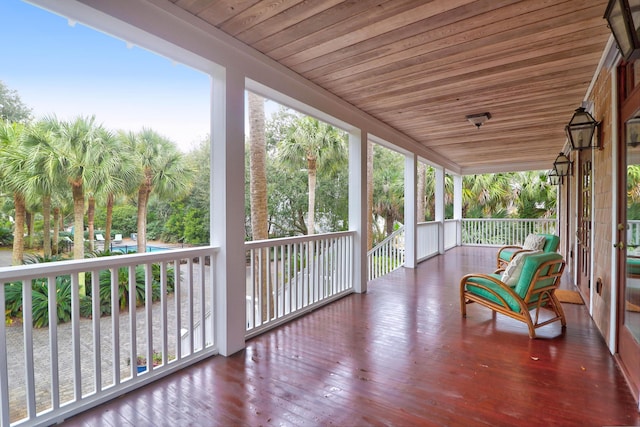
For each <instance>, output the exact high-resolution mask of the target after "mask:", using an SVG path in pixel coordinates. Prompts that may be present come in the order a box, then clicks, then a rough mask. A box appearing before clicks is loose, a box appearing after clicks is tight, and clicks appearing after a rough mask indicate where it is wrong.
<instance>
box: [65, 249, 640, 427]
mask: <svg viewBox="0 0 640 427" xmlns="http://www.w3.org/2000/svg"><path fill="white" fill-rule="evenodd" d="M495 253H496V249H495V248H489V247H472V246H461V247H456V248H453V249H451V250H449V251H447V252H446V254H444V255H440V256H437V257H433V258H430V259H429V260H427V261H425V262H422V263H420V264H419V265H418V267H417V268H416V269H407V268H401V269H398V270H396V271H394V272H392V273H390V274H388V275H386V276H384V277H382V278H379V279H376V280H374V281H372V282H371V283H370V286H369V289H368V292H367V293H366V294H350V295H348V296H345V297H344V298H342V299H340V300H338V301H336V302H334V303H332V304H330V305H327V306H325V307H323V308H320V309H318V310H315V311H313V312H312V313H309V314H307V315H306V316H304V317H301V318H298V319H296V320H294V321H292V322H290V323H288V324H286V325H284V326H282V327H279V328H277V329H274V330H272V331H269V332H266V333H264V334H262V335H260V336H257V337H255V338H252V339H250V340H248V341H247V343H246V349H245V350H243V351H241V352H239V353H236V354H234V355H232V356H229V357H214V358H210V359H207V360H204V361H202V362H200V363H198V364H196V365H193V366H191V367H190V368H189V369H186V370H182V371H180V372H177V373H175V374H172V375H170V376H168V377H166V378H163V379H161V380H159V381H156V382H155V383H153V384H150V385H148V386H145V387H143V388H141V389H138V390H136V391H133V392H131V393H129V394H127V395H126V396H123V397H122V398H119V399H116V400H113V401H111V402H109V403H106V404H104V405H102V406H99V407H97V408H95V409H92V410H89V411H87V412H85V413H83V414H81V415H78V416H76V417H74V418H71V419H69V420H68V421H67V422H68V425H83V426H100V425H101V426H126V425H135V426H145V425H448V426H457V425H460V426H469V425H487V426H489V425H491V426H510V425H522V426H525V425H531V426H533V425H563V426H570V425H575V426H602V425H638V424H639V423H640V416H639V414H638V412H637V406H636V404H635V402H634V399H633V396H632V395H631V393H630V391H629V387H628V385H627V384H626V382H625V379H624V377H623V375H622V373H621V372H620V370H619V368H618V367H617V365H616V363H615V361H614V358H613V357H612V356H611V354H610V353H609V351H608V349H607V346H606V344H605V342H604V340H603V339H602V337H601V335H600V333H599V332H598V330H597V328H596V326H595V324H594V322H593V321H592V320H591V317H590V316H589V313H588V312H587V309H586V307H585V306H584V305H576V304H563V308H564V311H565V313H566V316H567V328H566V330H565V332H562V329H561V327H560V324H559V323H554V324H551V325H548V326H546V327H543V328H540V329H539V330H538V335H539V339H535V340H530V339H529V337H528V335H527V328H526V326H525V325H524V324H522V323H519V322H516V321H514V320H512V319H509V318H507V317H505V316H502V315H493V314H492V312H491V311H489V310H488V309H486V308H483V307H480V306H470V307H468V317H467V318H466V319H464V318H462V316H461V315H460V307H459V280H460V277H461V276H462V275H463V274H465V273H469V272H479V271H487V270H490V269H491V268H492V267H493V265H494V263H495ZM572 286H573V285H572V284H571V283H570V280H569V279H566V280H565V279H564V278H563V285H562V287H563V288H565V287H567V288H569V287H572Z"/></svg>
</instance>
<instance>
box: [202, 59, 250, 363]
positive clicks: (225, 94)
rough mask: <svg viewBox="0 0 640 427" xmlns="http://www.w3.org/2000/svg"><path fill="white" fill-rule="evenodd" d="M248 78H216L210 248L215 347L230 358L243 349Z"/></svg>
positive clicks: (236, 75) (222, 75) (235, 74)
mask: <svg viewBox="0 0 640 427" xmlns="http://www.w3.org/2000/svg"><path fill="white" fill-rule="evenodd" d="M244 86H245V85H244V76H243V75H242V73H239V72H237V70H234V71H233V72H229V70H227V72H226V73H225V72H221V73H220V74H219V75H215V76H213V81H212V94H211V192H210V193H211V202H210V211H211V220H210V221H211V223H210V229H211V244H212V245H215V246H219V247H220V251H219V252H218V254H217V256H216V260H215V261H216V262H215V264H213V263H212V267H213V268H214V271H213V276H214V277H213V279H214V280H215V300H214V302H215V308H214V313H215V326H214V327H215V334H216V335H215V342H216V344H217V346H218V350H219V351H220V354H222V355H224V356H229V355H231V354H233V353H236V352H237V351H240V350H242V349H243V348H244V347H245V341H244V335H245V331H246V303H245V297H246V295H245V294H246V290H245V288H246V285H245V284H246V270H245V250H244V191H245V189H244Z"/></svg>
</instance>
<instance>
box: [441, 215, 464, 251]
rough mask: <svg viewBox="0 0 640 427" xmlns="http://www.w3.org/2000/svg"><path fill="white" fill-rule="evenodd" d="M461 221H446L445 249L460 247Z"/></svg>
mask: <svg viewBox="0 0 640 427" xmlns="http://www.w3.org/2000/svg"><path fill="white" fill-rule="evenodd" d="M459 225H460V221H459V220H457V219H447V220H445V221H444V248H445V250H446V249H451V248H455V247H456V246H458V233H459V232H460V227H459Z"/></svg>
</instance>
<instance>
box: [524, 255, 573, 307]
mask: <svg viewBox="0 0 640 427" xmlns="http://www.w3.org/2000/svg"><path fill="white" fill-rule="evenodd" d="M561 259H562V255H560V254H559V253H557V252H549V253H545V252H543V253H541V254H536V255H531V256H530V257H527V259H526V260H525V262H524V267H523V268H522V273H520V279H519V280H518V283H517V284H516V286H515V288H514V291H515V292H516V294H518V295H519V296H520V297H521V298H524V297H525V296H526V295H527V291H528V290H529V286H530V284H531V280H532V279H533V276H534V275H535V273H536V270H537V269H538V267H540V265H541V264H543V263H545V262H547V261H555V260H561ZM559 269H560V264H556V265H555V266H554V271H553V272H554V273H555V272H557V271H558V270H559ZM548 273H549V267H547V268H545V269H544V271H542V272H541V275H542V276H544V275H546V274H548ZM551 284H553V278H551V279H545V280H539V281H538V282H537V283H536V284H535V289H538V288H542V287H545V286H549V285H551ZM534 300H535V298H534Z"/></svg>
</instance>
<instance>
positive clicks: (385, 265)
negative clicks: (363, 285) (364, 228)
mask: <svg viewBox="0 0 640 427" xmlns="http://www.w3.org/2000/svg"><path fill="white" fill-rule="evenodd" d="M403 264H404V226H403V227H400V228H398V229H397V230H396V231H394V232H393V233H391V234H390V235H389V236H387V238H385V239H384V240H383V241H382V242H380V243H378V244H377V245H376V246H375V247H374V248H373V249H371V250H370V251H368V252H367V280H373V279H375V278H377V277H380V276H384V275H385V274H388V273H390V272H392V271H393V270H395V269H396V268H399V267H400V266H401V265H403Z"/></svg>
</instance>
